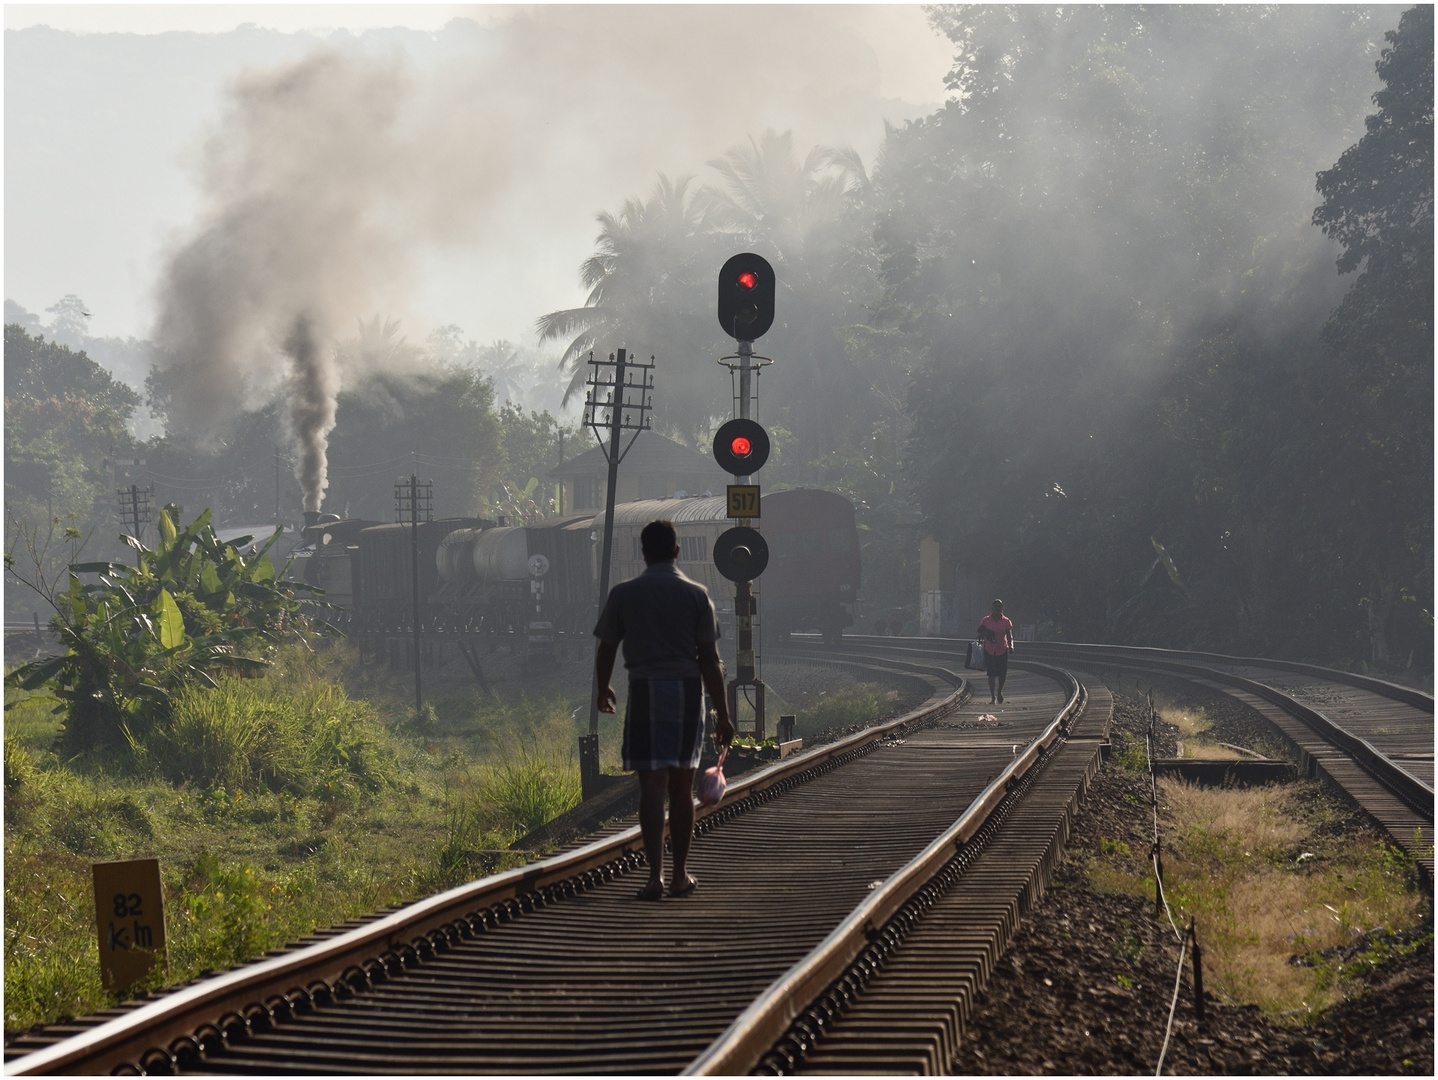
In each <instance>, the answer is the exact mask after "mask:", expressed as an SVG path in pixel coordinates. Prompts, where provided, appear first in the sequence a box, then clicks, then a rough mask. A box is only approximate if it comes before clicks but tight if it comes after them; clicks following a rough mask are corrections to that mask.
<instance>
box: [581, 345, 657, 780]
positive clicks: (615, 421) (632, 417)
mask: <svg viewBox="0 0 1438 1080" xmlns="http://www.w3.org/2000/svg"><path fill="white" fill-rule="evenodd" d="M589 368H590V373H589V390H588V391H587V392H586V393H585V395H584V422H585V424H587V425H588V426H589V428H590V429H591V430H592V431H593V432H594V437H595V438H596V439H597V440H598V441H599V446H600V448H601V449H602V450H603V451H604V457H605V460H606V461H607V462H608V463H609V478H608V485H607V490H606V492H605V496H604V543H603V548H602V552H603V554H602V556H601V559H600V563H599V610H600V611H603V610H604V602H605V601H606V600H608V599H609V571H610V564H611V563H612V561H613V555H614V503H615V489H616V486H617V484H618V481H619V463H620V462H621V461H623V460H624V455H625V454H627V453H629V448H630V447H631V446H633V445H634V440H635V439H637V438H638V437H639V433H640V432H641V431H646V430H648V429H649V426H650V420H649V410H650V409H652V408H653V407H654V398H653V390H654V357H652V356H651V357H650V358H649V363H647V364H645V363H642V362H640V361H636V360H633V359H631V358H629V356H628V355H627V353H626V351H625V350H624V349H619V350H618V351H617V352H614V353H611V354H610V356H609V359H608V360H596V359H594V354H593V353H590V354H589ZM636 373H637V374H638V382H636V381H635V375H636ZM626 431H630V432H633V434H632V435H631V436H630V437H629V442H628V443H627V444H625V446H624V447H623V449H621V448H620V445H619V444H620V443H621V441H622V440H623V435H624V432H626ZM606 440H607V442H608V445H607V446H606V445H605V443H606ZM591 682H592V684H593V685H592V689H591V691H590V694H589V734H588V735H581V736H580V737H579V782H580V788H581V792H582V794H583V796H584V798H586V799H587V798H589V797H590V796H591V795H594V794H597V793H598V788H599V679H598V674H597V673H596V674H595V677H594V678H593V679H592V680H591Z"/></svg>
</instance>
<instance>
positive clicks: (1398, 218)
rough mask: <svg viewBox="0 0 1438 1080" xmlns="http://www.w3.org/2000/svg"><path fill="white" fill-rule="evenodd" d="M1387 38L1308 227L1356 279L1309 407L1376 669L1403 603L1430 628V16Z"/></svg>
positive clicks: (1389, 657) (1333, 323)
mask: <svg viewBox="0 0 1438 1080" xmlns="http://www.w3.org/2000/svg"><path fill="white" fill-rule="evenodd" d="M1384 36H1385V38H1386V40H1387V41H1388V43H1389V46H1388V48H1386V49H1384V50H1383V55H1382V57H1381V58H1380V59H1379V61H1378V63H1377V71H1378V77H1379V78H1380V79H1382V80H1383V83H1384V86H1383V88H1382V89H1381V90H1379V91H1378V92H1377V93H1375V94H1374V95H1373V102H1374V104H1375V105H1377V106H1378V111H1377V112H1376V113H1374V114H1373V115H1371V116H1369V117H1368V119H1367V121H1366V128H1367V130H1366V133H1365V134H1364V136H1363V138H1361V139H1360V140H1359V141H1358V142H1357V143H1355V144H1354V145H1353V146H1351V147H1349V148H1348V150H1346V151H1345V152H1344V153H1343V156H1342V157H1340V158H1339V159H1338V162H1337V164H1336V165H1334V166H1333V168H1331V169H1328V170H1327V171H1325V172H1322V173H1320V174H1319V176H1318V191H1319V193H1320V194H1321V195H1322V196H1323V205H1321V206H1320V207H1318V209H1317V210H1315V211H1314V214H1313V221H1314V223H1315V224H1317V225H1319V226H1320V227H1321V228H1322V229H1323V231H1324V232H1325V233H1327V234H1328V235H1329V236H1331V237H1333V238H1334V239H1336V240H1337V241H1338V242H1339V243H1340V244H1342V245H1343V253H1342V254H1341V255H1340V256H1339V258H1338V270H1339V272H1340V273H1351V272H1353V271H1354V270H1358V271H1359V274H1358V277H1357V279H1356V280H1355V281H1354V282H1353V285H1352V287H1351V288H1350V289H1349V290H1348V293H1347V294H1346V295H1345V296H1344V298H1343V301H1342V303H1341V304H1339V305H1338V307H1337V309H1336V310H1335V311H1334V312H1333V314H1332V316H1331V317H1330V318H1329V319H1328V321H1327V323H1326V324H1325V325H1324V328H1323V338H1324V345H1325V354H1326V356H1325V358H1326V361H1327V362H1326V363H1325V365H1324V370H1323V378H1322V380H1321V381H1319V382H1318V383H1316V385H1315V388H1314V389H1315V398H1316V400H1315V407H1316V409H1317V410H1318V412H1319V416H1320V422H1321V423H1322V424H1323V425H1324V426H1325V429H1326V431H1327V432H1328V440H1329V443H1330V452H1329V454H1327V455H1325V462H1324V466H1323V468H1324V470H1325V472H1326V474H1327V478H1328V480H1329V483H1330V485H1331V487H1332V488H1333V490H1335V491H1336V492H1338V493H1341V500H1342V501H1341V503H1340V505H1339V507H1335V508H1334V509H1336V510H1338V513H1336V514H1334V515H1333V520H1332V525H1331V526H1330V527H1332V526H1333V525H1336V526H1337V527H1338V528H1340V529H1341V530H1342V533H1343V536H1344V539H1345V540H1346V545H1345V546H1346V547H1347V548H1348V550H1349V552H1350V553H1351V555H1352V556H1353V557H1354V561H1355V562H1356V563H1357V565H1358V566H1360V567H1361V573H1362V579H1363V600H1364V607H1365V609H1366V613H1367V619H1366V629H1367V634H1368V639H1369V645H1370V655H1371V659H1372V660H1373V662H1374V663H1376V664H1379V665H1382V666H1385V667H1387V666H1389V665H1391V664H1392V663H1393V661H1394V656H1393V649H1392V642H1391V637H1392V633H1393V629H1394V619H1395V616H1396V615H1397V614H1398V613H1399V609H1400V605H1402V604H1403V602H1404V601H1405V600H1406V601H1407V602H1408V605H1409V606H1410V607H1412V608H1415V609H1417V610H1416V611H1415V612H1414V614H1415V615H1416V616H1417V619H1416V620H1415V619H1413V618H1412V617H1410V618H1409V620H1408V621H1409V622H1414V621H1416V622H1418V623H1426V625H1427V628H1428V629H1429V631H1430V633H1431V628H1432V614H1431V612H1432V597H1433V8H1432V7H1431V6H1429V5H1424V6H1419V7H1414V8H1411V9H1410V10H1408V11H1405V12H1404V13H1403V15H1402V17H1401V19H1400V21H1399V24H1398V29H1397V30H1396V31H1394V30H1390V31H1389V32H1388V33H1387V34H1386V35H1384ZM1425 603H1426V607H1425V606H1421V605H1423V604H1425Z"/></svg>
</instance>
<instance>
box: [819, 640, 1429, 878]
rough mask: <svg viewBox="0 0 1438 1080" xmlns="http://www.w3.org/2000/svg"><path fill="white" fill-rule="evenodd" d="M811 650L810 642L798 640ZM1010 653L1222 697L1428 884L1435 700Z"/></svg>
mask: <svg viewBox="0 0 1438 1080" xmlns="http://www.w3.org/2000/svg"><path fill="white" fill-rule="evenodd" d="M797 644H798V645H799V647H800V648H805V649H813V648H817V646H816V645H815V644H814V643H812V642H799V643H797ZM964 645H965V643H964V642H963V641H957V640H953V639H943V638H907V639H894V638H858V639H855V647H858V648H862V649H864V651H865V652H867V653H869V654H870V655H876V656H884V655H895V656H902V657H904V658H906V659H907V660H910V661H913V660H915V659H916V658H920V657H924V658H929V659H931V660H933V661H934V662H938V661H940V660H943V659H948V660H953V659H954V658H955V657H956V656H957V655H959V653H960V652H961V651H962V649H963V648H964ZM1015 655H1016V656H1023V657H1025V658H1033V659H1036V660H1042V661H1044V662H1047V663H1051V664H1062V665H1063V666H1065V667H1067V668H1070V669H1072V670H1074V671H1077V672H1092V673H1094V674H1097V675H1102V674H1104V673H1106V672H1108V673H1114V674H1119V673H1122V672H1128V673H1137V674H1141V675H1147V676H1150V677H1154V676H1162V677H1165V678H1171V679H1176V680H1179V681H1184V682H1188V683H1191V684H1194V685H1196V686H1201V687H1203V688H1205V689H1208V690H1211V691H1216V692H1219V693H1223V694H1226V695H1228V696H1230V697H1232V698H1234V699H1236V700H1238V701H1241V702H1242V703H1243V704H1245V705H1247V706H1249V707H1250V708H1252V709H1253V710H1254V711H1255V712H1257V713H1259V714H1260V715H1261V716H1263V717H1264V718H1265V719H1266V720H1267V721H1268V722H1269V723H1271V724H1272V725H1273V727H1274V728H1275V729H1276V731H1277V732H1278V733H1279V734H1280V735H1281V736H1282V738H1283V739H1284V741H1285V742H1286V743H1287V744H1288V747H1289V750H1290V751H1291V752H1292V754H1293V756H1294V759H1295V760H1296V761H1297V762H1298V763H1299V766H1300V767H1301V769H1302V770H1303V772H1304V773H1305V775H1308V776H1311V777H1322V778H1324V779H1326V780H1329V781H1330V782H1332V783H1333V784H1335V785H1336V786H1337V787H1338V788H1340V789H1341V790H1342V791H1344V792H1345V793H1346V794H1347V795H1348V797H1349V798H1350V799H1352V801H1353V802H1354V803H1355V804H1356V805H1358V806H1359V807H1360V808H1361V809H1362V810H1363V811H1364V812H1365V813H1367V814H1368V815H1369V816H1370V817H1371V818H1372V819H1373V820H1374V821H1375V822H1376V823H1377V824H1378V825H1379V826H1380V827H1381V828H1383V829H1384V830H1385V831H1386V832H1387V833H1388V834H1389V836H1390V837H1391V838H1392V839H1393V841H1394V843H1396V844H1397V845H1398V846H1400V847H1402V848H1403V849H1404V850H1405V851H1407V852H1408V853H1409V854H1410V855H1412V856H1413V857H1414V859H1415V860H1416V861H1417V862H1418V864H1419V865H1420V866H1422V867H1423V869H1424V871H1425V873H1426V874H1427V876H1428V881H1429V882H1430V885H1431V882H1432V880H1433V698H1432V696H1431V695H1429V694H1424V693H1422V692H1421V691H1418V690H1414V689H1412V688H1411V687H1406V686H1398V685H1396V684H1394V683H1389V682H1385V681H1383V680H1381V679H1375V678H1371V677H1368V676H1365V675H1356V674H1353V673H1351V672H1345V671H1335V670H1332V669H1330V668H1322V667H1316V666H1314V665H1311V664H1301V663H1295V662H1289V661H1282V660H1264V659H1258V658H1253V657H1237V656H1222V655H1218V654H1215V653H1205V652H1184V651H1178V650H1169V649H1146V648H1135V647H1126V646H1115V645H1078V644H1074V645H1071V644H1066V643H1058V642H1024V643H1022V644H1021V645H1020V646H1019V650H1018V651H1017V652H1016V653H1015Z"/></svg>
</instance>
